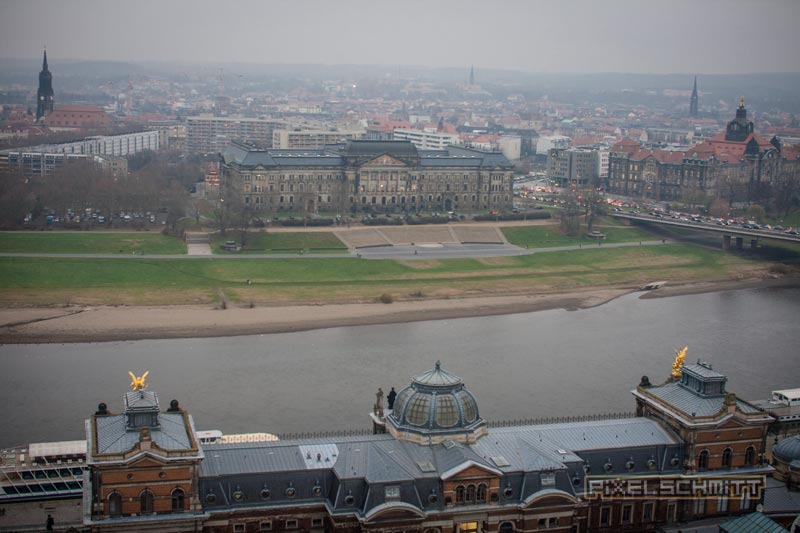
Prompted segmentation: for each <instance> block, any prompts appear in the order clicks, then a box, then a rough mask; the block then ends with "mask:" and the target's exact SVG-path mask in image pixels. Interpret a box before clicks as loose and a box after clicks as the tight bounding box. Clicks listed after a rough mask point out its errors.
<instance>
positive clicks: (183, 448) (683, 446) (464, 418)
mask: <svg viewBox="0 0 800 533" xmlns="http://www.w3.org/2000/svg"><path fill="white" fill-rule="evenodd" d="M682 372H683V375H682V377H681V378H679V379H670V380H669V381H667V382H665V383H664V384H661V385H657V386H653V385H651V384H650V383H649V380H648V379H647V378H646V377H644V378H643V379H642V384H640V386H639V387H637V389H636V390H635V391H633V393H634V395H635V397H636V401H637V415H636V416H629V417H622V418H603V417H601V418H596V419H592V418H591V417H589V418H587V419H585V420H580V421H578V420H570V421H560V422H549V423H542V424H532V425H524V424H521V425H511V426H507V427H489V425H488V424H487V423H486V421H485V420H484V419H483V418H482V417H481V415H480V410H479V406H478V402H477V400H476V398H475V396H474V395H473V394H472V393H471V392H470V391H469V390H468V389H467V387H466V385H465V384H464V383H463V381H462V380H461V379H460V378H459V377H458V376H455V375H454V374H451V373H449V372H447V371H446V370H444V369H443V368H442V366H441V364H440V363H439V362H437V363H436V365H435V367H434V368H433V369H431V370H428V371H426V372H423V373H421V374H419V375H417V376H415V377H414V378H413V379H412V382H411V384H410V385H409V386H408V387H406V388H404V389H402V390H401V391H400V392H399V393H398V394H397V395H396V397H392V399H391V400H390V402H389V404H388V405H387V406H385V407H384V405H383V395H382V392H381V391H379V392H378V395H377V401H376V402H375V404H374V405H373V409H372V412H371V413H370V417H371V419H372V423H373V426H374V434H372V435H368V434H364V435H360V436H352V435H351V436H340V437H332V438H314V439H299V440H286V441H269V442H246V441H242V442H230V443H223V442H209V443H205V444H201V445H198V444H197V442H198V439H197V437H196V432H195V431H194V426H193V422H192V419H191V417H190V416H189V415H188V413H187V412H186V411H185V410H183V409H182V408H181V407H180V406H179V404H178V402H177V401H176V400H173V401H172V402H171V403H170V408H169V409H167V410H166V411H164V412H162V411H160V410H159V406H158V398H157V396H156V395H155V393H152V392H150V391H144V390H134V391H133V392H129V393H127V394H126V395H125V397H124V411H123V413H122V414H119V415H114V414H111V413H110V412H109V411H108V409H107V407H106V406H105V405H104V404H101V405H100V407H99V408H98V411H97V413H95V415H93V416H92V417H91V419H90V420H88V421H87V423H86V434H87V443H88V448H89V451H88V455H87V463H88V465H89V474H88V476H87V477H86V483H85V484H84V487H83V497H84V523H85V525H86V526H87V527H88V528H90V529H91V530H92V531H105V530H109V531H110V530H114V531H126V530H131V531H132V530H137V528H138V529H139V530H143V529H147V530H148V531H172V532H178V531H204V532H208V533H223V532H224V533H246V532H268V531H269V532H272V531H275V532H278V531H280V532H284V531H306V532H320V533H322V532H328V531H337V532H343V533H357V532H363V531H374V532H382V533H387V532H397V531H402V532H405V533H485V532H499V533H513V532H523V531H534V530H547V531H554V532H559V533H568V532H569V533H582V532H612V531H621V530H627V531H647V530H655V529H656V528H658V527H661V526H666V525H669V524H672V523H676V522H678V521H681V522H684V521H688V520H694V519H700V518H706V517H711V516H720V515H722V516H726V515H728V514H730V513H739V512H746V511H749V510H752V509H755V506H756V505H757V504H758V503H759V501H760V498H761V496H760V495H757V494H755V493H754V494H752V497H751V496H750V495H747V494H746V493H745V494H744V495H743V496H741V497H737V498H736V499H734V497H733V496H731V498H730V501H729V499H728V498H727V496H726V495H724V494H723V495H720V497H716V496H715V497H714V498H713V500H714V502H715V503H714V504H713V505H712V504H710V503H709V498H697V497H696V496H697V494H694V493H690V496H692V498H691V499H689V498H681V496H680V494H678V493H673V492H670V491H667V489H665V487H670V486H671V485H670V482H671V481H670V480H674V479H676V478H680V476H686V475H692V474H695V473H698V472H700V473H701V474H703V475H711V474H713V475H714V476H715V477H716V478H718V479H725V476H740V475H741V474H748V475H751V476H755V477H758V476H763V475H764V474H766V473H769V472H771V470H772V469H771V467H770V466H769V465H766V464H765V463H764V462H763V455H762V451H763V442H764V441H763V436H764V434H765V428H766V426H767V425H768V424H769V421H770V417H769V415H767V414H766V413H765V412H764V411H761V410H759V409H757V408H754V407H753V406H752V405H750V404H748V403H747V402H743V401H741V400H739V399H738V398H736V397H735V395H732V394H730V393H728V392H727V391H725V377H724V376H723V375H721V374H718V373H716V372H713V371H712V370H711V369H710V368H709V367H708V366H707V365H703V364H698V365H691V366H687V367H684V368H683V371H682ZM687 409H696V411H692V412H687ZM792 450H794V448H792ZM794 454H795V452H794V451H791V452H787V453H786V454H784V456H785V457H790V456H791V457H794ZM703 461H705V462H703ZM603 479H605V480H611V481H613V482H614V483H618V481H619V480H620V479H627V480H635V483H636V487H638V488H639V489H638V490H639V491H640V492H636V493H634V492H631V493H629V494H628V493H626V497H625V498H622V497H619V494H617V495H616V497H611V496H609V493H607V492H603V491H602V490H598V487H602V486H603V485H600V484H598V483H600V481H598V480H603ZM609 486H610V485H609ZM614 486H615V487H618V486H619V485H614ZM642 486H644V487H645V488H646V489H647V490H646V491H645V492H644V493H643V492H641V490H642ZM615 494H616V493H615ZM697 502H702V505H701V504H699V503H697Z"/></svg>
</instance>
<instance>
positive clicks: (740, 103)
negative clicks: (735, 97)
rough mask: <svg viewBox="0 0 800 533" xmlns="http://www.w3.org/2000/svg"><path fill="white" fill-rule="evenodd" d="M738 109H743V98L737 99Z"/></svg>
mask: <svg viewBox="0 0 800 533" xmlns="http://www.w3.org/2000/svg"><path fill="white" fill-rule="evenodd" d="M739 109H744V96H742V97H741V98H739Z"/></svg>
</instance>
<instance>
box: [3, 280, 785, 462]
mask: <svg viewBox="0 0 800 533" xmlns="http://www.w3.org/2000/svg"><path fill="white" fill-rule="evenodd" d="M798 316H800V290H798V289H752V290H741V291H729V292H717V293H707V294H695V295H687V296H675V297H670V298H657V299H644V300H643V299H640V298H639V295H638V294H630V295H628V296H625V297H622V298H619V299H617V300H614V301H612V302H610V303H607V304H605V305H602V306H599V307H595V308H592V309H583V310H577V311H565V310H552V311H539V312H535V313H525V314H516V315H504V316H492V317H484V318H461V319H453V320H439V321H429V322H414V323H406V324H389V325H376V326H359V327H345V328H332V329H326V330H317V331H308V332H301V333H285V334H273V335H255V336H243V337H226V338H202V339H172V340H143V341H131V342H110V343H90V344H64V345H47V344H43V345H5V346H0V365H1V366H0V368H2V376H0V405H2V411H1V412H2V414H0V421H1V422H2V425H1V426H0V427H2V431H1V432H0V448H2V447H8V446H12V445H20V444H27V443H29V442H40V441H49V440H71V439H79V438H83V437H84V433H83V421H84V419H85V418H86V417H88V416H89V415H91V414H92V413H93V412H94V411H95V409H96V407H97V404H98V403H99V402H106V403H107V404H108V406H109V409H110V410H111V411H113V412H119V411H120V410H121V409H122V395H123V394H124V393H125V391H126V390H128V384H129V382H130V378H129V377H128V373H127V371H128V370H131V371H133V372H134V373H136V374H141V373H142V372H144V371H145V370H149V371H150V378H149V379H148V382H149V384H150V389H151V390H154V391H156V392H157V393H158V394H159V398H160V400H161V404H162V407H163V408H166V406H167V405H168V404H169V401H170V400H171V399H173V398H176V399H178V400H179V401H180V403H181V405H182V406H183V407H185V408H186V409H188V410H189V412H190V413H191V414H192V415H193V417H194V420H195V425H196V426H197V428H198V429H220V430H222V431H223V432H225V433H241V432H256V431H266V432H270V433H286V432H313V431H325V430H336V429H350V428H365V427H369V420H368V418H367V415H368V412H369V411H370V409H371V407H372V404H373V403H374V401H375V392H376V391H377V389H378V387H382V388H383V390H384V391H385V392H387V393H388V391H389V387H391V386H394V387H395V388H396V389H397V390H398V391H399V390H400V388H402V387H404V386H405V385H407V384H408V383H409V382H410V380H411V377H412V376H413V375H414V374H417V373H420V372H422V371H424V370H427V369H429V368H432V367H433V365H434V363H435V361H436V360H437V359H440V360H441V361H442V367H443V368H444V369H446V370H448V371H449V372H452V373H454V374H456V375H459V376H461V377H462V378H463V379H464V381H465V383H466V385H467V387H468V388H469V389H470V390H471V391H472V392H473V393H474V394H475V396H476V397H477V399H478V406H479V409H480V411H481V416H483V417H484V418H486V419H487V420H504V419H520V418H538V417H549V416H566V415H578V414H595V413H606V412H622V411H632V410H633V409H634V400H633V398H632V396H631V394H630V390H631V389H633V388H634V387H635V386H636V385H637V384H638V383H639V380H640V378H641V376H642V375H648V376H649V377H650V380H651V381H653V382H655V383H659V382H661V381H663V380H664V379H665V378H667V376H668V374H669V370H670V365H671V363H672V361H673V358H674V349H675V348H678V347H682V346H684V345H688V346H689V354H688V356H687V363H694V362H695V361H696V360H697V359H698V358H701V359H703V360H704V361H708V362H710V363H712V364H713V365H714V369H715V370H718V371H720V372H722V373H724V374H727V375H728V376H729V384H728V389H729V390H730V391H733V392H736V393H737V394H738V395H739V396H740V397H743V398H746V399H759V398H764V397H767V396H768V395H769V393H770V391H772V390H774V389H782V388H794V387H800V357H798V353H800V342H799V341H800V332H799V331H798V326H797V317H798Z"/></svg>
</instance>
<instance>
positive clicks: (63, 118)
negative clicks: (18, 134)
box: [45, 105, 111, 131]
mask: <svg viewBox="0 0 800 533" xmlns="http://www.w3.org/2000/svg"><path fill="white" fill-rule="evenodd" d="M45 124H46V125H47V127H48V128H50V129H52V130H56V131H61V130H89V129H93V130H96V129H104V128H107V127H109V126H111V118H110V117H109V116H108V115H107V114H106V112H105V111H103V110H102V109H100V108H99V107H97V106H93V105H62V106H58V107H57V108H55V109H54V110H53V111H52V112H51V113H50V114H49V115H48V116H47V118H46V119H45Z"/></svg>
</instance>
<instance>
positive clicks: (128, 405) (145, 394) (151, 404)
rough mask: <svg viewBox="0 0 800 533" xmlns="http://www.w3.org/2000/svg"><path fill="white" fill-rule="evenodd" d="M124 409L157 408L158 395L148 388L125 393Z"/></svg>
mask: <svg viewBox="0 0 800 533" xmlns="http://www.w3.org/2000/svg"><path fill="white" fill-rule="evenodd" d="M124 401H125V409H126V410H127V409H133V410H135V411H139V410H151V409H156V410H157V409H158V395H157V394H156V393H155V392H153V391H149V390H136V391H130V392H126V393H125V399H124Z"/></svg>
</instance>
